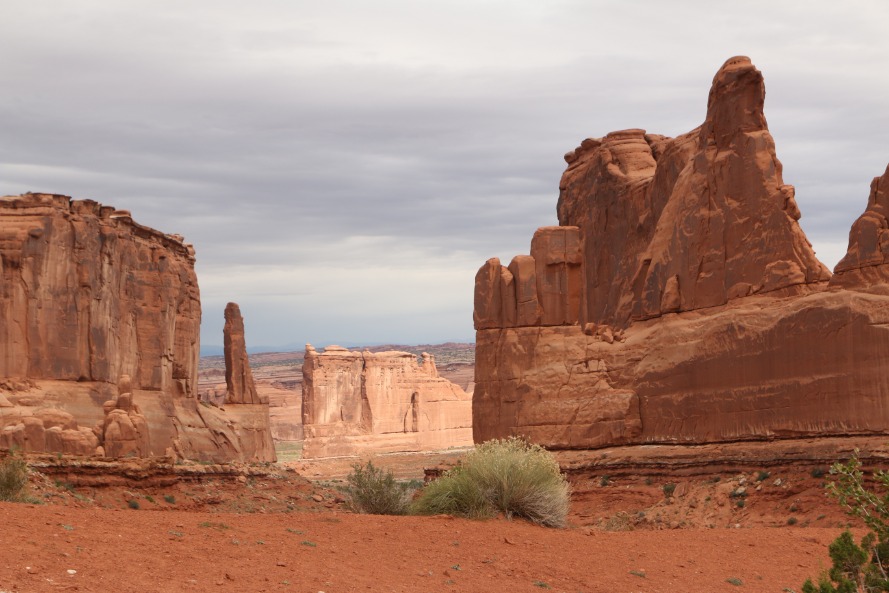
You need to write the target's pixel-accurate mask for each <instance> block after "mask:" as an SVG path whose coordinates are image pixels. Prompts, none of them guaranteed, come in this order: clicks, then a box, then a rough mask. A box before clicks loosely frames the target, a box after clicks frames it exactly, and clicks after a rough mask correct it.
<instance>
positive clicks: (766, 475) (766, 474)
mask: <svg viewBox="0 0 889 593" xmlns="http://www.w3.org/2000/svg"><path fill="white" fill-rule="evenodd" d="M771 475H772V474H771V473H770V472H767V471H761V472H759V474H758V475H757V476H756V481H757V482H764V481H765V480H768V479H769V476H771Z"/></svg>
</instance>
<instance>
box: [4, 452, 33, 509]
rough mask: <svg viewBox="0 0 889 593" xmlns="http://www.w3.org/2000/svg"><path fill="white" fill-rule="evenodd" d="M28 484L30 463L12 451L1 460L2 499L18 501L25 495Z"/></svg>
mask: <svg viewBox="0 0 889 593" xmlns="http://www.w3.org/2000/svg"><path fill="white" fill-rule="evenodd" d="M27 485H28V464H27V463H25V460H24V459H22V458H21V457H19V456H18V455H16V454H14V453H11V454H10V455H9V456H8V457H7V458H6V459H4V460H3V461H0V500H4V501H6V502H18V501H21V500H23V499H24V497H25V487H26V486H27Z"/></svg>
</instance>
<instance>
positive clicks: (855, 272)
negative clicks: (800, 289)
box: [830, 166, 889, 289]
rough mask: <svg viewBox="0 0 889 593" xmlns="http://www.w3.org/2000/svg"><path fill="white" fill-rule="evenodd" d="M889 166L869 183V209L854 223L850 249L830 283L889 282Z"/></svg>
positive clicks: (862, 286)
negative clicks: (880, 175) (881, 174)
mask: <svg viewBox="0 0 889 593" xmlns="http://www.w3.org/2000/svg"><path fill="white" fill-rule="evenodd" d="M887 217H889V166H887V167H886V172H885V173H883V176H882V177H875V178H874V180H873V182H872V183H871V186H870V197H869V198H868V200H867V209H866V210H865V211H864V214H862V215H861V216H859V217H858V220H856V221H855V222H854V223H853V224H852V230H851V231H849V250H848V252H847V253H846V256H845V257H844V258H843V259H842V260H840V262H839V263H838V264H837V265H836V268H835V269H834V276H833V278H831V279H830V284H831V286H843V287H846V288H858V289H867V288H870V287H876V286H886V285H887V284H889V220H887Z"/></svg>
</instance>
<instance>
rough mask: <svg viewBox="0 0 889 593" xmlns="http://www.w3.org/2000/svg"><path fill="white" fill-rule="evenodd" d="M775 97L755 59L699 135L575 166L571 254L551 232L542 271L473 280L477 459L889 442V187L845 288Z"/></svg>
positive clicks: (566, 213) (716, 85)
mask: <svg viewBox="0 0 889 593" xmlns="http://www.w3.org/2000/svg"><path fill="white" fill-rule="evenodd" d="M764 96H765V91H764V86H763V82H762V75H761V74H760V72H759V71H758V70H756V68H755V67H754V66H753V65H752V64H751V63H750V60H749V59H747V58H732V59H731V60H729V61H727V62H726V63H725V65H724V66H723V67H722V68H721V69H720V70H719V72H718V73H717V74H716V76H715V78H714V80H713V86H712V88H711V91H710V97H709V100H708V104H707V116H706V119H705V121H704V124H703V125H702V126H701V127H700V128H698V129H696V130H693V131H692V132H689V133H688V134H684V135H682V136H679V137H677V138H665V137H663V136H656V135H652V134H646V133H645V132H644V131H642V130H625V131H622V132H614V133H612V134H608V135H607V136H606V137H605V138H602V139H587V140H585V141H584V142H583V143H582V144H581V146H580V147H579V148H577V149H576V150H575V151H573V152H571V153H569V154H568V155H566V161H567V162H568V168H567V170H566V171H565V173H564V175H563V176H562V180H561V183H560V196H559V203H558V215H559V222H560V225H561V227H559V228H562V229H564V230H563V233H564V237H565V240H564V244H565V249H564V250H562V248H561V244H562V243H560V242H553V241H547V242H544V241H542V240H541V238H542V237H546V236H551V235H552V233H553V230H552V227H547V228H543V229H540V230H538V232H537V233H536V234H535V238H534V240H533V241H532V248H531V256H530V260H531V261H530V262H529V261H528V258H529V256H520V257H519V258H516V259H514V260H513V263H515V262H517V261H518V262H520V263H519V265H510V267H509V268H508V269H507V268H503V267H502V266H500V262H499V261H497V260H489V261H488V262H486V263H485V265H483V266H482V268H481V269H480V270H479V273H478V274H477V276H476V289H475V322H476V329H477V333H476V342H477V351H476V352H477V357H476V386H475V394H474V399H473V426H474V437H475V440H476V442H479V441H483V440H486V439H489V438H493V437H502V436H506V435H509V434H523V435H527V436H529V437H530V438H532V439H533V440H534V441H536V442H539V443H542V444H545V445H547V446H551V447H556V448H594V447H603V446H609V445H617V444H642V443H711V442H725V441H735V440H750V439H771V438H784V437H794V438H795V437H804V436H821V435H844V434H881V433H887V432H889V399H887V394H889V374H887V370H889V355H887V352H889V349H887V348H889V296H886V295H889V276H887V274H889V272H887V271H886V270H889V266H887V265H886V264H889V260H885V259H884V255H883V254H884V253H889V247H887V248H886V249H885V250H884V249H883V243H884V242H885V243H889V241H887V240H886V238H885V236H884V234H885V233H886V232H887V231H886V229H887V227H889V224H887V208H889V201H887V200H889V194H887V192H889V170H887V173H886V174H885V175H884V176H883V177H882V178H878V179H876V180H875V181H874V183H873V185H872V190H871V197H870V200H869V202H868V208H867V210H866V212H865V213H864V214H863V215H862V217H861V218H860V219H859V220H858V221H857V222H856V223H855V226H854V227H853V229H852V233H851V234H850V246H849V254H848V255H847V256H846V258H845V259H844V260H843V261H842V262H840V264H839V265H838V266H837V273H836V275H835V276H833V277H832V278H831V275H830V272H829V271H828V270H827V269H826V268H825V267H824V266H823V265H822V264H821V263H820V262H819V261H818V260H817V259H816V257H815V254H814V252H813V251H812V249H811V246H810V244H809V243H808V241H807V240H806V237H805V235H804V234H803V232H802V230H801V228H800V227H799V224H798V222H797V221H798V219H799V217H800V212H799V208H798V207H797V205H796V202H795V196H794V191H793V188H792V187H791V186H789V185H786V184H785V183H784V181H783V179H782V175H781V163H780V162H779V161H778V159H777V157H776V153H775V146H774V141H773V140H772V138H771V135H770V134H769V132H768V129H767V126H766V121H765V116H764V115H763V100H764ZM574 236H577V240H575V239H574V238H573V237H574ZM544 245H546V247H544ZM553 245H556V247H555V248H554V247H553ZM575 245H576V247H573V246H575ZM552 253H556V254H559V255H558V256H557V257H555V256H553V255H551V254H552ZM575 254H579V255H575ZM884 266H885V268H884ZM504 270H506V272H504ZM510 274H511V276H510ZM532 275H533V276H534V280H532ZM517 276H518V278H517ZM541 276H544V278H543V279H542V278H541ZM511 287H512V288H511ZM535 289H536V292H535ZM575 303H577V304H576V305H575ZM532 304H534V305H533V306H532ZM532 309H533V311H532ZM513 310H515V311H516V312H517V313H516V314H515V321H514V322H513V321H512V319H513V318H512V317H510V315H512V311H513ZM519 311H523V312H524V314H522V313H519ZM575 312H576V313H575Z"/></svg>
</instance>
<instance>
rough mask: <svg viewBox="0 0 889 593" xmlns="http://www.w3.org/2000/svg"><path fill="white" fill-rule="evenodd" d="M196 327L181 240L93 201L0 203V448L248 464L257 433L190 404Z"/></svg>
mask: <svg viewBox="0 0 889 593" xmlns="http://www.w3.org/2000/svg"><path fill="white" fill-rule="evenodd" d="M200 320H201V307H200V297H199V291H198V284H197V278H196V276H195V273H194V249H193V248H192V247H191V245H188V244H186V243H184V242H183V239H182V237H180V236H178V235H166V234H164V233H161V232H158V231H156V230H154V229H150V228H148V227H145V226H142V225H139V224H137V223H136V222H134V221H133V219H132V217H131V216H130V213H129V212H127V211H120V210H115V209H114V208H111V207H108V206H103V205H101V204H99V203H97V202H94V201H92V200H71V198H69V197H67V196H61V195H52V194H25V195H22V196H10V197H3V198H0V446H6V447H9V446H18V447H21V448H23V449H25V450H31V451H61V452H70V453H78V454H93V453H96V452H98V453H104V454H108V455H118V454H121V455H164V454H177V455H179V456H182V457H188V458H197V459H214V460H225V459H251V458H252V451H251V446H250V445H249V444H247V445H245V443H244V442H242V441H243V440H244V438H246V440H247V441H251V440H252V435H253V431H254V430H255V429H258V428H261V427H260V425H261V420H257V418H255V417H254V416H255V415H252V414H251V415H249V416H250V417H249V418H247V419H246V420H245V421H246V423H247V426H246V427H245V426H244V425H241V424H239V422H238V421H234V419H233V418H232V417H230V416H229V415H226V414H224V413H222V412H221V411H219V410H215V409H210V408H206V407H204V406H201V405H199V404H198V401H197V399H196V397H195V393H196V391H197V364H198V355H199V329H200ZM266 417H267V410H266ZM245 428H246V431H242V429H245ZM266 430H267V421H266ZM106 441H107V443H106ZM106 445H107V447H106ZM272 455H273V454H272ZM261 458H262V459H263V460H267V458H268V455H267V454H263V455H262V456H261Z"/></svg>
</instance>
